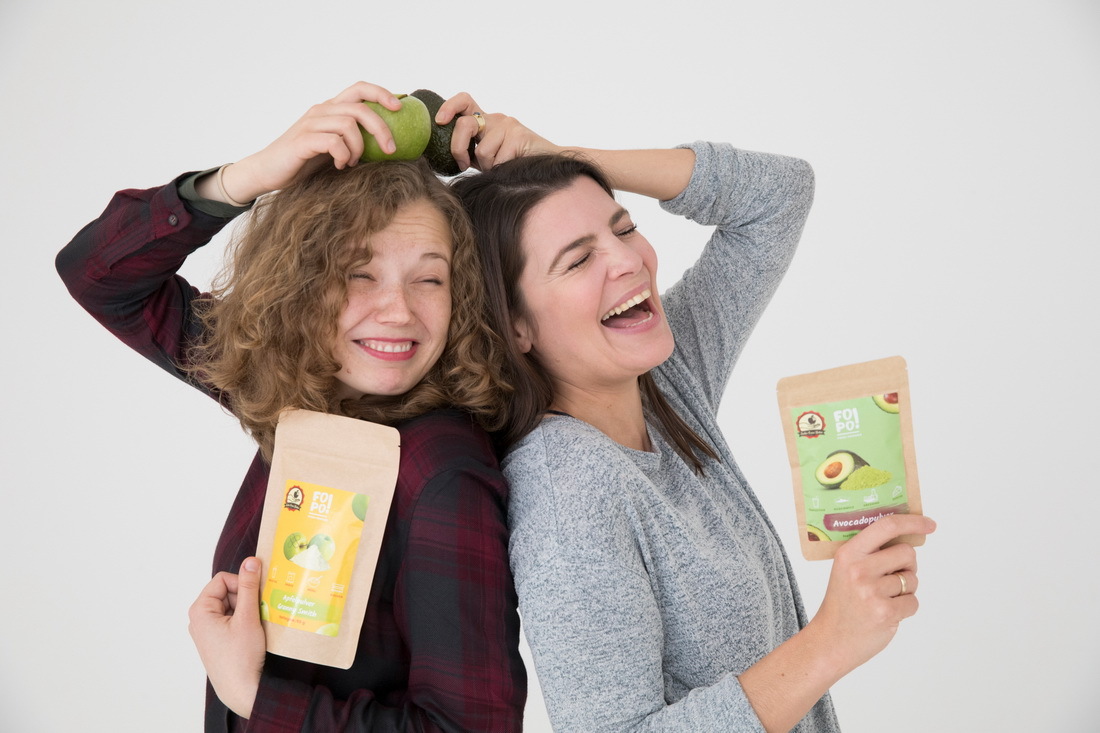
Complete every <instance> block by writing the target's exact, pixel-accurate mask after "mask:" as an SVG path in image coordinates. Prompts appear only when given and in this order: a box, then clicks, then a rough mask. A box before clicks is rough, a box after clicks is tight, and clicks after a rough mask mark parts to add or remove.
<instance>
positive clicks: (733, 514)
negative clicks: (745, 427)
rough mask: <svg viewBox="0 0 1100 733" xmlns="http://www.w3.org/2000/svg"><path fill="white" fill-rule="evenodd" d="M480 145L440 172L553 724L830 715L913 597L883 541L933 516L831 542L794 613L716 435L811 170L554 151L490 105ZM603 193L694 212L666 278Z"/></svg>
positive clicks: (813, 724) (685, 151)
mask: <svg viewBox="0 0 1100 733" xmlns="http://www.w3.org/2000/svg"><path fill="white" fill-rule="evenodd" d="M489 141H492V144H493V146H494V150H495V151H496V153H497V154H496V155H494V156H493V165H491V166H482V167H483V168H489V170H486V171H485V172H483V173H480V174H477V175H472V176H470V177H466V178H461V179H459V180H458V181H457V182H456V183H455V184H454V187H455V188H456V190H457V191H458V193H459V195H460V196H461V197H462V200H463V203H464V204H465V206H466V208H467V210H468V211H469V212H470V216H471V221H472V222H473V226H474V232H475V236H476V237H477V239H478V246H479V247H480V249H481V252H482V263H483V264H484V266H485V268H486V275H485V278H486V283H487V288H488V291H489V298H490V304H491V308H492V311H493V318H494V321H495V325H496V328H497V330H498V331H499V332H500V333H501V334H503V335H505V336H506V337H507V340H508V342H509V343H508V351H507V354H508V360H507V362H506V364H505V367H506V373H507V375H508V378H509V380H510V381H511V382H512V383H513V384H514V385H515V389H516V396H515V397H514V398H513V400H512V408H511V410H510V416H509V420H508V422H507V424H506V425H505V427H504V429H503V431H502V439H503V442H504V443H505V445H506V451H507V455H506V457H505V458H504V460H503V463H502V465H503V467H504V472H505V476H506V477H507V478H508V480H509V483H510V485H511V503H510V505H509V528H510V530H511V532H512V537H511V540H510V556H511V562H512V569H513V572H514V573H515V580H516V587H517V591H518V593H519V601H520V611H521V614H522V617H523V624H524V628H525V633H526V636H527V640H528V642H529V644H530V647H531V651H532V654H533V657H534V661H535V668H536V670H537V672H538V677H539V682H540V685H541V687H542V690H543V693H544V695H545V698H546V705H547V709H548V711H549V713H550V718H551V720H552V722H553V724H554V727H555V729H556V730H562V731H584V732H585V733H592V732H593V731H609V732H610V731H616V732H618V731H656V730H667V731H742V730H745V731H748V730H761V729H763V730H767V731H786V730H791V729H796V730H799V731H835V730H837V729H838V723H837V719H836V716H835V714H834V711H833V706H832V702H831V700H830V698H829V695H828V690H829V687H830V686H831V685H832V684H833V683H834V682H836V681H837V680H838V679H840V678H841V677H842V676H844V675H845V674H847V673H848V672H849V671H851V670H852V669H854V668H855V667H857V666H858V665H860V664H862V663H863V662H865V661H867V660H868V659H870V658H871V657H872V656H873V655H875V654H876V653H878V652H879V651H880V650H881V649H883V648H884V647H885V646H886V644H887V643H889V641H890V640H891V638H893V636H894V633H895V632H896V631H897V628H898V624H899V623H900V622H901V620H902V619H904V618H906V617H908V616H911V615H913V614H914V613H915V612H916V610H917V602H916V597H915V595H914V593H915V592H916V590H917V587H918V579H917V564H916V554H915V551H914V548H913V547H911V546H909V545H906V544H894V545H892V546H887V545H889V544H890V543H891V542H892V541H893V540H895V539H896V538H897V537H899V536H900V535H904V534H926V533H929V532H931V531H933V529H934V526H935V525H934V523H933V522H932V521H931V520H930V519H927V518H925V517H920V516H909V515H894V516H890V517H886V518H884V519H881V520H879V521H878V522H876V523H875V524H873V525H871V526H870V527H868V528H867V529H864V530H863V531H862V532H861V533H860V534H859V535H857V536H856V537H854V538H853V539H851V540H849V541H848V543H847V544H846V545H845V546H844V547H843V548H842V549H841V550H840V551H839V552H838V553H837V555H836V560H835V562H834V565H833V571H832V576H831V578H830V582H829V588H828V591H827V593H826V596H825V599H824V601H823V603H822V605H821V608H820V609H819V610H818V612H817V614H816V615H814V616H813V617H812V618H810V617H809V616H808V615H807V614H806V612H805V610H804V608H803V605H802V600H801V598H800V596H799V594H798V591H797V588H796V583H795V578H794V574H793V572H792V568H791V565H790V563H789V561H788V559H787V555H786V552H785V551H784V549H783V545H782V542H781V540H780V537H779V535H778V533H777V532H776V530H775V528H774V527H773V526H772V523H771V521H770V520H769V519H768V517H767V515H766V514H765V513H764V510H763V508H762V506H761V504H760V502H759V501H758V499H757V498H756V495H755V494H754V492H753V491H752V490H751V489H750V487H749V485H748V482H747V481H746V479H745V477H744V475H743V474H742V472H741V470H740V469H739V468H738V466H737V463H736V461H735V459H734V457H733V454H732V452H731V451H730V448H729V446H728V445H727V444H726V441H725V438H724V437H723V435H722V431H721V429H720V426H719V421H718V416H717V414H718V408H719V404H720V402H721V399H722V394H723V392H724V390H725V386H726V383H727V381H728V380H729V377H730V374H731V372H732V369H733V366H734V363H735V362H736V360H737V357H738V355H739V354H740V352H741V349H742V348H743V346H744V343H745V341H746V339H747V338H748V336H749V334H750V333H751V331H752V329H753V326H754V325H755V323H756V321H757V319H758V318H759V317H760V315H761V313H762V312H763V310H764V308H765V306H766V305H767V303H768V301H769V299H770V298H771V296H772V294H773V293H774V292H775V290H776V288H777V286H778V285H779V281H780V279H781V278H782V276H783V273H784V271H785V270H786V268H787V266H788V264H789V262H790V261H791V258H792V256H793V254H794V250H795V247H796V245H797V243H798V241H799V238H800V236H801V233H802V228H803V224H804V222H805V220H806V217H807V215H808V214H809V210H810V204H811V201H812V198H813V186H814V177H813V172H812V170H811V169H810V166H809V165H808V164H806V163H805V162H804V161H801V160H798V159H795V158H790V157H784V156H779V155H769V154H764V153H756V152H750V151H746V150H739V149H736V148H734V147H732V146H730V145H726V144H719V143H708V142H696V143H692V144H691V145H684V146H682V147H679V148H676V149H672V150H594V149H588V148H563V147H560V146H557V145H553V144H551V143H550V142H548V141H546V140H544V139H542V138H541V137H539V136H537V135H535V134H534V133H532V132H530V131H529V130H527V129H525V128H523V126H522V125H519V124H518V123H516V122H515V121H514V120H511V119H510V118H506V117H502V116H499V115H489V116H488V118H487V127H486V131H485V136H484V138H483V143H482V145H484V146H486V147H487V145H486V144H487V143H488V142H489ZM485 152H486V154H488V152H489V151H488V150H486V151H485ZM478 157H479V160H480V159H481V157H482V156H481V146H479V154H478ZM615 190H623V191H629V192H632V193H637V194H641V195H645V196H650V197H653V198H654V199H657V200H659V201H660V202H661V206H662V207H663V208H665V209H667V210H669V211H671V212H673V213H676V214H680V215H682V216H686V217H688V218H690V219H692V220H693V221H696V222H698V223H700V224H703V225H705V226H712V227H714V232H713V234H712V235H711V237H710V239H709V241H708V242H707V243H706V245H705V247H704V248H703V251H702V254H701V255H700V256H699V259H698V261H697V262H696V263H695V264H694V265H693V266H692V267H691V268H690V269H689V270H688V271H687V272H685V273H684V275H683V277H681V278H680V280H679V281H678V282H676V283H675V284H674V285H673V286H672V287H671V288H669V289H668V290H666V291H665V292H664V293H659V292H658V288H657V264H658V261H657V255H656V252H655V250H654V248H653V247H652V246H651V245H650V243H649V241H648V240H647V239H646V237H645V236H644V235H643V234H642V230H641V229H639V227H638V226H637V224H636V221H635V219H634V217H633V215H632V214H631V212H629V211H627V210H626V209H625V208H624V207H623V206H622V205H621V204H619V203H618V202H617V201H616V200H615V198H614V191H615Z"/></svg>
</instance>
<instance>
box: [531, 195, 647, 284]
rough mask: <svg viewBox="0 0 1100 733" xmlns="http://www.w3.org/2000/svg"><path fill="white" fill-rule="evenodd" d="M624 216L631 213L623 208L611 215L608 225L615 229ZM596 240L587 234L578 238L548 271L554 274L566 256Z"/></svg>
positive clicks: (559, 252)
mask: <svg viewBox="0 0 1100 733" xmlns="http://www.w3.org/2000/svg"><path fill="white" fill-rule="evenodd" d="M624 216H630V212H629V211H627V210H626V209H624V208H622V207H619V209H618V210H617V211H616V212H615V213H614V214H612V215H611V218H610V219H608V220H607V225H608V226H609V227H611V228H612V229H614V228H615V225H616V224H618V223H619V222H620V221H622V219H623V217H624ZM595 239H596V235H595V234H586V235H584V236H583V237H578V238H577V239H574V240H573V241H572V242H570V243H569V244H567V245H565V246H564V247H562V248H561V249H559V250H558V253H557V254H556V255H555V256H554V259H553V261H552V262H551V263H550V267H549V269H548V270H547V271H548V272H553V271H554V270H556V269H557V267H558V263H559V262H561V260H562V259H563V258H564V257H565V256H566V255H568V254H569V253H570V252H573V251H575V250H577V249H580V248H581V247H584V246H585V245H588V244H591V243H592V242H593V241H595Z"/></svg>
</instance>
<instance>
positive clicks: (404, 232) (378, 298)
mask: <svg viewBox="0 0 1100 733" xmlns="http://www.w3.org/2000/svg"><path fill="white" fill-rule="evenodd" d="M370 249H371V253H372V255H371V259H370V261H369V262H367V263H365V264H359V265H357V266H355V267H353V269H352V271H351V272H350V273H349V276H348V295H347V302H346V304H345V306H344V310H343V311H342V312H341V314H340V317H339V320H338V322H337V336H336V344H335V346H334V348H333V358H335V359H336V361H337V362H338V363H339V364H340V371H339V372H338V373H337V374H336V379H337V380H338V381H339V382H340V385H341V386H340V390H339V396H340V397H341V398H349V397H350V398H356V397H361V396H363V395H365V394H373V395H399V394H403V393H405V392H408V391H409V390H410V389H412V388H413V387H414V386H416V384H417V383H418V382H419V381H420V380H421V379H423V378H424V376H425V375H426V374H427V373H428V372H429V371H430V370H431V368H432V367H433V366H434V365H435V363H436V361H438V360H439V357H440V355H442V353H443V349H444V347H445V346H446V344H447V331H448V327H449V324H450V319H451V264H450V263H451V252H452V249H451V234H450V229H449V228H448V226H447V222H446V220H445V219H444V218H443V216H442V214H440V213H439V211H438V210H437V209H436V208H435V207H434V206H433V205H432V204H430V203H428V202H427V201H424V200H420V201H415V202H413V203H410V204H407V205H405V206H404V207H403V208H401V209H400V210H398V212H397V213H396V214H395V215H394V217H393V220H392V221H391V222H390V223H389V225H388V226H387V227H386V228H385V229H382V230H381V231H379V232H377V233H376V234H374V235H372V236H371V238H370Z"/></svg>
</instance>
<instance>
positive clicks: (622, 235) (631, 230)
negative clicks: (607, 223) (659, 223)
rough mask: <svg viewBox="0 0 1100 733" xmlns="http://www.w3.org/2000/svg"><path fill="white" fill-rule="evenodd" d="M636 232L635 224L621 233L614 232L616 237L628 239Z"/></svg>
mask: <svg viewBox="0 0 1100 733" xmlns="http://www.w3.org/2000/svg"><path fill="white" fill-rule="evenodd" d="M636 231H638V225H637V224H631V225H630V226H629V227H628V228H626V229H624V230H622V231H621V232H615V236H616V237H629V236H630V235H631V234H633V233H634V232H636Z"/></svg>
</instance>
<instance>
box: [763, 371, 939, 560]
mask: <svg viewBox="0 0 1100 733" xmlns="http://www.w3.org/2000/svg"><path fill="white" fill-rule="evenodd" d="M776 391H777V394H778V398H779V411H780V415H781V416H782V420H783V433H784V436H785V438H786V441H787V455H788V457H789V458H790V464H791V475H792V478H793V481H794V500H795V507H796V509H797V514H798V529H799V539H800V541H801V545H802V554H803V556H805V558H806V559H807V560H825V559H829V558H832V557H833V556H834V555H836V551H837V550H838V549H839V548H840V546H841V545H842V544H843V543H844V542H845V541H846V540H848V539H849V538H851V537H854V536H855V535H856V534H857V533H858V532H859V531H860V530H861V529H863V528H864V527H866V526H868V525H870V524H871V523H873V522H876V521H878V520H879V519H881V518H883V517H886V516H889V515H891V514H922V513H923V512H922V510H921V500H920V487H919V484H918V483H917V463H916V457H915V454H914V450H913V423H912V415H911V413H910V400H909V378H908V372H907V368H906V364H905V360H904V359H902V358H901V357H900V356H894V357H890V358H887V359H879V360H876V361H869V362H864V363H861V364H852V365H850V366H843V367H837V368H835V369H826V370H824V371H820V372H813V373H811V374H802V375H799V376H794V377H785V378H783V379H780V380H779V384H778V386H777V390H776ZM897 541H898V542H908V543H909V544H911V545H914V546H915V545H921V544H924V536H923V535H904V536H902V537H900V538H898V540H897ZM891 544H893V543H891Z"/></svg>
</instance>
